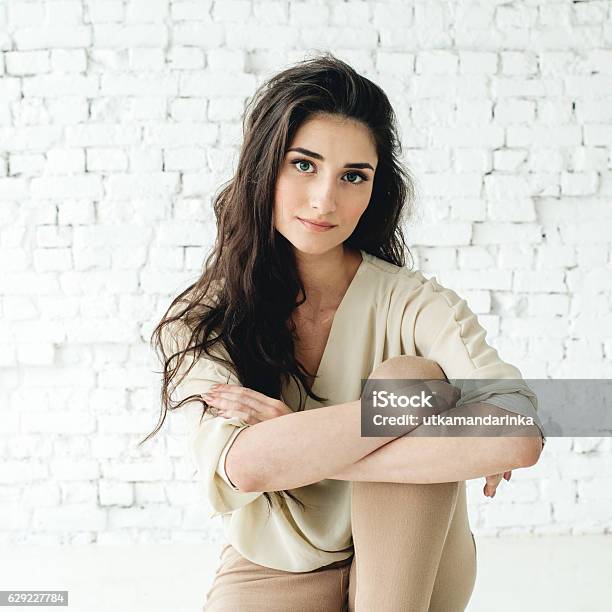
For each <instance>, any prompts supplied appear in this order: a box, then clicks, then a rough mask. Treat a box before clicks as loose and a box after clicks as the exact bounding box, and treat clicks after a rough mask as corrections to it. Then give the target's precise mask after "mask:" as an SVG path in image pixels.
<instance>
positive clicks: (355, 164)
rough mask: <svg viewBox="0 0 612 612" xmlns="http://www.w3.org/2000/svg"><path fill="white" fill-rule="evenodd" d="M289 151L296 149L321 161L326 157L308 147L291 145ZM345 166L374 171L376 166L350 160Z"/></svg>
mask: <svg viewBox="0 0 612 612" xmlns="http://www.w3.org/2000/svg"><path fill="white" fill-rule="evenodd" d="M289 151H296V152H297V153H303V154H304V155H309V156H310V157H314V158H315V159H320V160H321V161H325V158H324V157H323V156H322V155H321V154H320V153H315V152H314V151H309V150H308V149H303V148H302V147H291V149H287V153H289ZM342 167H343V168H359V169H363V168H369V169H370V170H372V171H374V168H372V166H371V165H370V164H368V163H367V162H350V163H348V164H344V166H342Z"/></svg>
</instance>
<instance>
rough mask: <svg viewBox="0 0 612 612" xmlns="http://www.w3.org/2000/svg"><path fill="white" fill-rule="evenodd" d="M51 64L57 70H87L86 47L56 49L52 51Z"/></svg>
mask: <svg viewBox="0 0 612 612" xmlns="http://www.w3.org/2000/svg"><path fill="white" fill-rule="evenodd" d="M51 66H52V68H53V70H54V71H56V72H85V70H86V69H87V55H86V53H85V49H72V50H67V49H54V50H53V51H51Z"/></svg>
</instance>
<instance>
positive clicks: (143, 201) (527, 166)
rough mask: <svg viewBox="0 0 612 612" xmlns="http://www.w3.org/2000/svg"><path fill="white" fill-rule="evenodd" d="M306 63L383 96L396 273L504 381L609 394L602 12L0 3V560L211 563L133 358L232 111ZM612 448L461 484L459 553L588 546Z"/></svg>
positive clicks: (607, 129)
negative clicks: (461, 313) (180, 552)
mask: <svg viewBox="0 0 612 612" xmlns="http://www.w3.org/2000/svg"><path fill="white" fill-rule="evenodd" d="M317 48H319V49H324V48H325V49H329V50H331V51H333V52H335V53H336V54H337V55H338V56H339V57H341V58H342V59H345V60H346V61H348V62H349V63H351V64H353V65H354V66H355V67H356V69H357V70H359V71H360V72H362V73H364V74H366V75H367V76H369V77H371V78H373V79H374V80H375V81H376V82H378V83H379V84H380V85H381V86H382V87H383V88H384V89H385V90H386V91H387V92H388V94H389V96H390V98H391V100H392V103H393V104H394V107H395V108H396V111H397V115H398V117H399V120H400V128H401V133H402V139H403V145H404V147H405V161H406V163H407V164H408V166H409V167H410V168H411V170H412V171H413V174H414V175H415V176H416V180H417V190H418V194H419V209H418V211H417V213H416V215H415V217H414V219H413V220H412V222H411V224H410V226H409V228H408V229H409V233H408V239H409V243H410V245H411V247H412V250H413V253H414V254H415V255H416V264H417V266H418V267H420V268H421V269H422V270H423V271H424V272H425V273H426V274H428V275H431V274H435V275H436V276H437V277H438V279H439V280H440V282H442V283H443V284H446V285H448V286H450V287H452V288H454V289H455V290H456V291H457V292H458V293H460V294H461V295H462V296H464V297H465V298H466V299H467V300H468V303H469V304H470V306H471V307H472V308H473V309H474V310H475V311H476V312H477V313H478V314H479V316H480V317H481V322H482V323H483V325H484V326H485V327H486V328H487V329H488V331H489V335H488V338H489V340H490V342H491V343H492V344H493V345H494V346H496V347H497V348H498V349H499V350H500V352H501V354H502V356H503V357H505V358H506V359H508V360H510V361H512V362H515V363H517V365H519V367H520V369H521V371H522V372H523V375H524V376H526V377H528V378H536V377H567V378H579V377H586V378H591V377H606V378H609V377H610V376H612V318H611V315H610V312H611V310H610V306H611V293H612V265H611V251H610V244H611V239H610V235H611V230H612V202H611V199H612V3H611V2H609V1H604V0H599V1H585V2H571V1H570V0H548V1H547V0H530V1H529V2H523V3H513V4H500V3H498V2H483V3H478V2H470V3H463V2H462V3H453V2H450V3H449V2H442V1H440V0H437V1H436V0H432V1H429V2H424V1H415V2H412V1H400V0H385V1H380V2H374V1H372V2H366V1H361V2H359V1H354V2H351V1H349V2H342V3H339V2H331V1H330V0H320V1H299V0H293V1H292V0H282V1H281V0H279V1H274V0H272V1H265V2H251V1H249V0H246V1H243V0H241V1H238V0H227V1H225V2H220V1H213V0H198V1H170V0H131V1H130V0H125V1H121V0H82V1H80V0H70V1H57V0H48V1H46V2H45V1H43V0H31V1H28V2H25V1H21V0H3V1H1V2H0V316H1V320H0V406H1V408H0V508H1V513H0V514H1V515H2V520H0V542H32V543H40V544H56V543H64V544H70V543H83V542H92V541H98V542H101V543H107V544H112V543H124V542H129V541H134V542H136V541H139V542H146V541H154V540H157V541H160V540H174V541H183V540H186V539H190V540H191V541H193V539H196V540H197V539H198V538H204V539H206V538H213V539H214V538H215V537H216V536H218V535H219V532H220V525H219V524H211V522H210V521H207V519H206V516H205V514H204V513H203V511H202V508H201V505H199V504H198V490H197V487H196V483H195V482H194V478H193V470H194V467H193V466H192V465H191V463H190V462H189V460H188V458H187V457H186V456H185V454H184V444H185V438H184V430H183V429H182V421H181V420H179V419H178V418H176V417H175V416H174V415H170V416H169V418H168V419H167V421H166V424H165V427H164V429H163V433H162V434H160V435H158V436H157V437H155V438H154V439H153V440H152V441H151V442H149V443H148V444H147V445H145V447H144V448H137V447H136V442H137V441H138V440H139V439H141V438H142V437H143V436H144V435H145V434H146V433H148V431H150V430H151V429H152V428H153V426H154V425H155V423H156V419H157V412H158V398H157V384H158V380H157V378H156V375H155V374H154V373H153V369H156V368H157V365H156V364H155V363H154V362H153V356H152V354H151V353H150V351H149V348H148V339H149V336H150V333H151V331H152V329H153V326H154V325H155V323H157V321H158V319H159V316H160V314H161V312H162V310H163V309H164V308H165V307H166V306H167V304H168V303H169V299H170V297H171V296H174V295H176V293H177V292H178V291H179V290H181V289H182V288H184V286H185V285H186V283H187V282H189V281H191V280H193V279H194V278H196V276H197V274H198V271H199V269H200V266H201V263H202V260H203V257H204V255H205V254H206V252H207V250H208V249H209V248H210V246H211V240H212V236H213V222H212V213H211V207H210V204H211V196H212V194H213V193H214V191H215V190H216V189H217V188H218V186H219V185H220V184H221V183H222V182H223V181H225V180H226V179H227V178H229V176H230V175H231V170H232V168H233V165H234V164H235V154H236V151H237V147H238V146H239V143H240V138H241V119H242V111H243V108H244V104H245V101H246V99H247V98H248V97H249V96H250V95H251V94H252V93H253V92H254V90H255V87H256V86H257V84H258V83H260V82H261V81H262V80H263V79H264V78H265V77H266V76H268V75H269V74H271V73H273V72H275V71H276V70H278V69H280V68H282V67H283V66H284V65H285V62H286V63H291V62H292V61H294V60H298V59H302V58H303V57H304V55H305V53H307V52H310V51H312V50H315V49H317ZM611 473H612V445H611V439H610V438H605V439H600V438H576V439H571V438H550V439H549V441H548V445H547V448H546V451H545V452H544V454H543V456H542V458H541V460H540V462H539V463H538V464H537V465H536V466H534V467H533V468H530V469H528V470H516V471H515V472H514V474H513V478H512V480H511V481H510V482H509V483H507V482H505V481H502V483H501V484H500V486H499V488H498V493H497V495H496V497H495V499H489V498H485V497H484V496H483V495H482V492H481V490H482V486H483V483H484V480H483V479H481V480H474V481H470V482H469V483H468V488H469V495H470V514H471V520H472V526H473V529H474V531H475V532H479V533H484V534H487V533H488V534H503V533H517V532H523V533H536V534H550V533H571V532H574V533H593V532H600V533H603V532H610V530H612V503H611V502H612V482H611V480H610V474H611Z"/></svg>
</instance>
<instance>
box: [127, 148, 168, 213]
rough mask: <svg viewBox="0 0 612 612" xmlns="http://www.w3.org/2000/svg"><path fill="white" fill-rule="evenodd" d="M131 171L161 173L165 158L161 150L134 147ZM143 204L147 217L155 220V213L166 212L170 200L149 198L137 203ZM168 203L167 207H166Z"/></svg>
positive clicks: (131, 154)
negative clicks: (159, 210)
mask: <svg viewBox="0 0 612 612" xmlns="http://www.w3.org/2000/svg"><path fill="white" fill-rule="evenodd" d="M129 169H130V172H132V173H135V174H140V173H147V174H149V173H159V172H161V171H162V170H163V156H162V151H161V149H156V148H154V147H133V148H131V149H130V150H129ZM138 202H143V204H141V205H142V206H143V207H144V209H145V210H146V217H147V218H148V219H153V218H155V217H153V212H154V211H155V210H156V209H158V208H159V209H163V210H165V209H166V208H168V206H167V202H168V200H161V199H157V198H147V199H146V200H138V201H136V202H135V203H136V204H138ZM164 203H166V205H164Z"/></svg>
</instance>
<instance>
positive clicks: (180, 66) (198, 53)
mask: <svg viewBox="0 0 612 612" xmlns="http://www.w3.org/2000/svg"><path fill="white" fill-rule="evenodd" d="M173 6H174V5H173ZM168 63H169V67H170V68H171V69H175V70H196V69H199V68H204V63H205V61H204V52H203V50H202V49H196V48H195V47H172V48H171V49H169V51H168Z"/></svg>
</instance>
